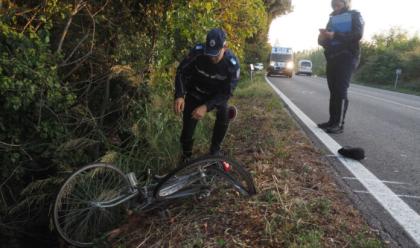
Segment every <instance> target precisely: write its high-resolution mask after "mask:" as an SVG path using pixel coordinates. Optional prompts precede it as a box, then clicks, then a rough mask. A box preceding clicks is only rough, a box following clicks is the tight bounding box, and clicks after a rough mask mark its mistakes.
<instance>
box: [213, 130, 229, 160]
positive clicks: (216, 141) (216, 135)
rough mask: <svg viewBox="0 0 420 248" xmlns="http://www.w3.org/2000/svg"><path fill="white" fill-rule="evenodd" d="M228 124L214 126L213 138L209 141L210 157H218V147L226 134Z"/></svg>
mask: <svg viewBox="0 0 420 248" xmlns="http://www.w3.org/2000/svg"><path fill="white" fill-rule="evenodd" d="M228 127H229V124H216V125H214V129H213V137H212V139H211V146H210V155H220V145H221V144H222V141H223V139H224V138H225V135H226V133H227V130H228Z"/></svg>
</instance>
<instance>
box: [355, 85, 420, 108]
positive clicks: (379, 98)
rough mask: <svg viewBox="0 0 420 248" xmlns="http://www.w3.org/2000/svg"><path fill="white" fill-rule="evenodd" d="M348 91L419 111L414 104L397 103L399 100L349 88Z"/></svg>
mask: <svg viewBox="0 0 420 248" xmlns="http://www.w3.org/2000/svg"><path fill="white" fill-rule="evenodd" d="M350 93H353V94H357V95H361V96H366V97H369V98H374V99H377V100H380V101H383V102H386V103H391V104H395V105H398V106H401V107H405V108H409V109H412V110H416V111H420V108H417V107H414V106H411V105H407V104H403V103H399V102H396V101H391V100H387V99H384V98H381V97H377V96H372V95H368V94H364V93H360V92H356V91H354V90H350Z"/></svg>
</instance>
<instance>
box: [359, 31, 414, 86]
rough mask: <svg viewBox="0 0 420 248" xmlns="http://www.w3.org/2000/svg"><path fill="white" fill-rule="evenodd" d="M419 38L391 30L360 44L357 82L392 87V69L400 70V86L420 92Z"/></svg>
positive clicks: (393, 75) (393, 71)
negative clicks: (360, 57)
mask: <svg viewBox="0 0 420 248" xmlns="http://www.w3.org/2000/svg"><path fill="white" fill-rule="evenodd" d="M419 66H420V39H419V37H417V36H414V37H410V36H409V35H408V34H407V32H405V31H403V30H401V29H399V28H392V29H390V30H389V31H388V32H387V33H384V34H377V35H375V36H374V37H373V40H372V42H365V43H363V44H362V60H361V63H360V70H359V72H358V73H357V74H356V79H357V80H358V81H361V82H366V83H375V84H379V85H387V84H388V85H391V84H393V82H394V80H395V70H396V69H397V68H401V69H402V71H403V74H402V78H401V80H402V83H403V86H406V87H411V88H414V89H417V90H419V89H420V73H419V71H418V69H416V68H419Z"/></svg>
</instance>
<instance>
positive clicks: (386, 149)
mask: <svg viewBox="0 0 420 248" xmlns="http://www.w3.org/2000/svg"><path fill="white" fill-rule="evenodd" d="M269 80H270V81H271V82H272V83H273V84H274V85H275V86H276V87H278V88H279V89H280V90H281V91H282V92H283V93H284V94H285V95H286V96H287V97H288V98H289V99H290V100H291V101H292V102H293V103H294V104H295V105H297V107H298V108H300V109H301V110H302V111H303V112H304V113H305V114H306V115H307V116H309V118H311V119H312V120H313V121H314V122H315V123H319V122H325V121H327V120H328V99H329V92H328V86H327V82H326V80H325V79H324V78H314V77H305V76H295V77H293V78H292V79H289V78H285V77H269ZM349 100H350V105H349V109H348V112H347V116H346V123H345V129H344V133H342V134H336V135H331V137H332V138H333V139H335V140H336V141H337V142H338V143H339V144H340V145H342V146H345V145H350V146H358V147H363V148H364V149H365V152H366V159H365V160H363V161H362V163H363V165H364V166H365V167H366V168H368V169H369V170H370V171H371V172H372V173H373V174H375V175H376V177H378V178H379V179H380V180H382V181H383V182H384V183H385V184H386V185H387V186H388V187H389V188H390V189H391V190H392V191H393V192H394V193H395V194H396V195H398V196H399V197H400V198H401V199H403V200H404V201H405V202H406V203H407V204H408V205H409V206H410V207H411V208H412V209H413V210H414V211H416V212H417V213H418V214H419V213H420V97H419V96H412V95H407V94H401V93H395V92H390V91H385V90H380V89H374V88H370V87H365V86H359V85H354V84H352V85H351V87H350V89H349ZM336 167H337V166H336ZM337 171H338V174H339V176H340V177H341V178H342V179H343V181H345V183H346V185H348V186H349V187H350V189H351V190H352V191H353V192H354V193H355V194H357V195H358V197H359V199H360V202H363V203H364V205H365V206H367V210H366V211H368V212H370V213H368V215H370V216H372V217H373V218H375V219H377V220H378V221H379V224H380V225H381V226H384V229H385V230H386V231H388V232H390V235H391V237H392V239H394V240H396V241H397V243H399V245H401V246H403V247H416V245H415V244H414V243H411V242H410V241H409V238H407V237H404V234H403V232H402V231H401V228H400V227H399V226H398V224H396V223H395V222H394V221H393V220H392V218H391V217H390V216H388V214H387V212H386V211H384V209H382V208H381V206H380V205H379V204H378V203H377V202H376V200H375V199H374V198H373V197H372V196H370V195H369V193H368V192H367V191H366V190H365V189H364V187H363V186H362V185H361V184H360V183H358V181H357V180H354V178H353V177H352V175H351V174H350V173H349V172H348V171H346V170H344V169H342V168H340V167H339V166H338V167H337Z"/></svg>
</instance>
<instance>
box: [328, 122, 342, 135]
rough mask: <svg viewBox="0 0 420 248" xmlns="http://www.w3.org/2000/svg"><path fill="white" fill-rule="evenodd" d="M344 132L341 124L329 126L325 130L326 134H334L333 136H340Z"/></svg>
mask: <svg viewBox="0 0 420 248" xmlns="http://www.w3.org/2000/svg"><path fill="white" fill-rule="evenodd" d="M343 131H344V127H343V126H341V125H340V124H336V125H332V126H329V127H327V128H326V129H325V132H327V133H332V134H339V133H342V132H343Z"/></svg>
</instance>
